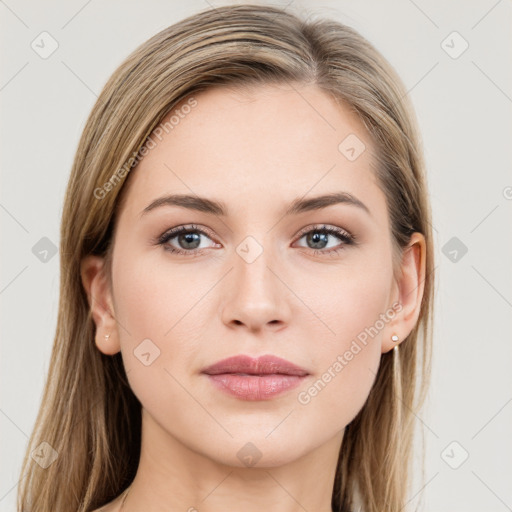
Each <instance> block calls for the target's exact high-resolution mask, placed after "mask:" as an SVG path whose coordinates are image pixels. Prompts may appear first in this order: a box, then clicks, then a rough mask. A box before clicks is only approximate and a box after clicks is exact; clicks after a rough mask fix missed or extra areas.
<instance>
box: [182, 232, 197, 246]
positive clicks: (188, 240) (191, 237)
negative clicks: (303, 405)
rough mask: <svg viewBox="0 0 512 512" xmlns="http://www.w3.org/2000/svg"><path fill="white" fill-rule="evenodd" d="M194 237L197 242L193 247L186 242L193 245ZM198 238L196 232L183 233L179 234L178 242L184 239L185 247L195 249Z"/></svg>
mask: <svg viewBox="0 0 512 512" xmlns="http://www.w3.org/2000/svg"><path fill="white" fill-rule="evenodd" d="M194 237H195V242H197V244H196V245H195V246H193V247H190V246H189V245H188V244H189V243H191V244H192V245H194ZM199 238H200V237H199V235H198V234H197V233H185V234H182V235H181V236H180V242H181V241H184V244H185V248H187V249H197V247H198V245H199Z"/></svg>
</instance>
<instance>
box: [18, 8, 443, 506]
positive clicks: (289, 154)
mask: <svg viewBox="0 0 512 512" xmlns="http://www.w3.org/2000/svg"><path fill="white" fill-rule="evenodd" d="M430 215H431V213H430V205H429V200H428V192H427V184H426V177H425V175H424V164H423V159H422V152H421V147H420V140H419V135H418V134H417V128H416V123H415V119H414V114H413V112H412V109H411V107H410V106H409V105H408V103H407V98H406V94H405V91H404V87H403V85H402V83H401V81H400V79H399V78H398V77H397V75H396V74H395V72H394V70H393V69H392V68H391V66H390V65H389V64H388V63H387V62H386V61H385V59H384V58H383V57H382V56H381V55H380V54H379V53H378V52H377V50H376V49H375V48H373V47H372V46H371V45H370V44H369V43H368V42H367V41H366V40H365V39H364V38H362V37H361V36H360V35H359V34H358V33H357V32H355V31H354V30H353V29H351V28H349V27H346V26H344V25H342V24H340V23H337V22H334V21H329V20H319V21H311V22H305V21H303V20H301V19H299V18H298V17H296V16H294V15H292V14H290V13H288V12H284V11H283V10H280V9H277V8H273V7H268V6H256V5H245V6H228V7H221V8H217V9H212V10H209V11H205V12H202V13H200V14H197V15H195V16H191V17H189V18H187V19H185V20H183V21H181V22H180V23H177V24H175V25H173V26H171V27H168V28H166V29H165V30H163V31H162V32H160V33H158V34H157V35H155V36H154V37H152V38H151V39H150V40H148V41H147V42H146V43H144V44H143V45H141V46H140V47H139V48H138V49H137V50H136V51H135V52H133V53H132V54H131V55H130V56H129V57H128V58H127V59H126V60H125V61H124V62H123V63H122V64H121V66H120V67H119V68H118V69H117V70H116V71H115V73H114V74H113V75H112V77H111V78H110V79H109V81H108V83H107V84H106V85H105V87H104V89H103V91H102V93H101V94H100V96H99V98H98V101H97V103H96V104H95V106H94V108H93V111H92V113H91V115H90V117H89V119H88V122H87V124H86V126H85V129H84V132H83V135H82V138H81V140H80V143H79V147H78V150H77V154H76V158H75V161H74V164H73V169H72V172H71V177H70V180H69V185H68V189H67V193H66V199H65V206H64V211H63V218H62V230H61V291H60V305H59V316H58V327H57V333H56V337H55V343H54V348H53V353H52V359H51V365H50V369H49V375H48V380H47V384H46V388H45V392H44V396H43V401H42V402H43V403H42V406H41V409H40V412H39V415H38V418H37V422H36V427H35V429H34V432H33V434H32V437H31V440H30V446H29V449H28V450H27V455H26V457H25V461H24V467H23V469H22V473H23V475H26V477H25V478H24V480H23V481H22V484H21V485H20V490H19V510H20V511H21V510H23V511H28V510H30V511H31V512H39V511H45V512H47V511H49V510H51V511H52V512H64V511H65V512H69V511H71V510H76V511H80V512H85V511H93V510H94V511H99V510H101V511H103V512H117V511H121V512H133V511H137V510H148V511H149V510H151V511H153V510H155V511H156V510H188V511H193V510H199V511H216V510H226V509H227V510H238V509H241V508H242V507H243V508H244V509H245V510H268V511H284V510H286V511H292V510H293V511H295V510H304V509H305V510H310V511H313V510H314V511H318V512H326V511H330V510H332V511H352V510H354V511H355V510H363V511H368V512H377V511H379V512H381V511H383V510H386V511H398V510H403V507H404V506H405V505H406V502H407V500H408V484H409V481H410V474H409V473H410V470H411V468H410V464H409V463H410V456H411V449H412V443H413V438H414V412H416V413H417V412H418V410H419V408H420V407H421V404H422V403H423V401H424V398H425V396H426V390H427V375H428V369H429V366H430V358H431V353H430V352H431V339H430V338H431V331H432V303H433V290H434V273H433V269H434V262H433V242H432V233H431V227H430ZM417 377H419V379H418V384H419V385H417V382H416V379H417Z"/></svg>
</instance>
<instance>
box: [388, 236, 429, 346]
mask: <svg viewBox="0 0 512 512" xmlns="http://www.w3.org/2000/svg"><path fill="white" fill-rule="evenodd" d="M425 260H426V243H425V237H424V236H423V235H422V234H421V233H413V234H412V236H411V240H410V242H409V244H408V245H407V247H406V248H405V249H404V251H403V255H402V263H401V270H402V274H401V276H400V278H399V279H398V280H397V281H396V282H395V287H394V301H393V302H398V303H399V304H400V306H401V309H400V310H398V308H396V309H395V311H397V312H396V315H395V316H394V318H393V320H391V321H390V322H389V323H388V324H387V325H386V329H385V333H384V334H385V335H384V339H383V340H382V353H383V354H384V353H385V352H388V351H389V350H391V349H393V348H394V347H395V346H396V345H398V344H400V343H401V342H402V341H403V340H404V339H405V338H407V336H409V334H410V333H411V331H412V330H413V329H414V326H415V325H416V322H417V321H418V317H419V314H420V309H421V302H422V298H423V291H424V288H425ZM393 334H396V335H397V336H398V342H394V341H392V340H391V336H392V335H393Z"/></svg>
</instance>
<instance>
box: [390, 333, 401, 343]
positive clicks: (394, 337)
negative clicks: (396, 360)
mask: <svg viewBox="0 0 512 512" xmlns="http://www.w3.org/2000/svg"><path fill="white" fill-rule="evenodd" d="M398 339H399V338H398V336H397V335H396V334H393V336H391V341H394V342H397V341H398Z"/></svg>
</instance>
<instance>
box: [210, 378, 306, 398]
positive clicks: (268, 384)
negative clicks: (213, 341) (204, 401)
mask: <svg viewBox="0 0 512 512" xmlns="http://www.w3.org/2000/svg"><path fill="white" fill-rule="evenodd" d="M208 377H209V379H210V381H211V382H212V384H213V385H214V386H216V387H217V388H219V389H220V390H221V391H224V392H226V393H228V394H230V395H232V396H235V397H236V398H239V399H241V400H270V399H271V398H274V397H276V396H278V395H281V394H283V393H284V392H286V391H289V390H290V389H293V388H296V387H297V386H298V385H299V384H300V383H301V382H302V380H303V379H305V376H297V375H281V374H270V375H237V374H234V373H222V374H219V375H208Z"/></svg>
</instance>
